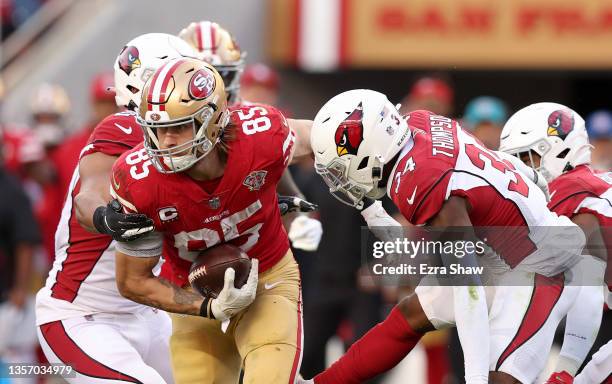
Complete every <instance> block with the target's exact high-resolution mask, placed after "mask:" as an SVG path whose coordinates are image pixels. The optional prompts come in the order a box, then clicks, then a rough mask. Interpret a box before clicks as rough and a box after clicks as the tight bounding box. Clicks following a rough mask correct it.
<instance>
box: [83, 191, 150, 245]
mask: <svg viewBox="0 0 612 384" xmlns="http://www.w3.org/2000/svg"><path fill="white" fill-rule="evenodd" d="M93 223H94V226H95V227H96V229H97V230H98V232H100V233H104V234H107V235H110V236H112V238H113V239H115V240H117V241H131V240H136V239H137V238H139V237H141V236H142V235H144V234H146V233H149V232H151V231H153V220H151V219H149V218H148V217H147V215H143V214H142V213H123V209H122V207H121V203H119V201H117V200H116V199H114V200H112V201H111V202H110V203H108V204H107V205H106V207H98V208H97V209H96V211H95V212H94V215H93Z"/></svg>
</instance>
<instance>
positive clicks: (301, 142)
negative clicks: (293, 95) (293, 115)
mask: <svg viewBox="0 0 612 384" xmlns="http://www.w3.org/2000/svg"><path fill="white" fill-rule="evenodd" d="M287 121H288V122H289V127H291V129H292V130H293V132H295V136H296V145H295V150H294V152H293V158H292V160H291V163H292V164H293V163H296V162H298V161H300V160H302V159H304V158H306V157H307V156H311V155H312V147H311V146H310V130H311V129H312V120H294V119H287Z"/></svg>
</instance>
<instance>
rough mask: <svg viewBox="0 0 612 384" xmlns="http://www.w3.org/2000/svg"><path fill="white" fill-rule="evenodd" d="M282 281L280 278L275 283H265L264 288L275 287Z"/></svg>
mask: <svg viewBox="0 0 612 384" xmlns="http://www.w3.org/2000/svg"><path fill="white" fill-rule="evenodd" d="M282 282H283V281H282V280H281V281H277V282H276V283H272V284H268V283H265V284H264V288H265V289H272V288H274V287H276V286H277V285H279V284H280V283H282Z"/></svg>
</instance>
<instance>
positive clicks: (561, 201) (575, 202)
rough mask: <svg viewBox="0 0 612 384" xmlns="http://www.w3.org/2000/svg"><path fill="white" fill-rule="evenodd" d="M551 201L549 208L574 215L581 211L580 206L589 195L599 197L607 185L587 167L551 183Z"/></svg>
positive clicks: (558, 212)
mask: <svg viewBox="0 0 612 384" xmlns="http://www.w3.org/2000/svg"><path fill="white" fill-rule="evenodd" d="M548 187H549V190H550V194H551V195H550V202H549V203H548V208H549V209H550V210H552V211H554V212H555V213H556V214H557V215H563V216H567V217H570V218H571V217H573V216H574V215H576V214H578V213H588V212H580V211H579V210H578V207H579V206H580V204H581V203H582V201H583V200H584V199H586V198H587V197H599V195H600V194H602V193H603V192H604V191H605V190H606V189H607V186H605V185H603V180H600V179H595V178H594V176H593V174H592V173H591V172H590V170H589V169H587V168H586V167H578V168H576V169H575V170H572V171H570V172H567V173H564V174H562V175H561V176H559V177H557V178H556V179H555V180H553V181H552V182H551V183H550V184H549V186H548Z"/></svg>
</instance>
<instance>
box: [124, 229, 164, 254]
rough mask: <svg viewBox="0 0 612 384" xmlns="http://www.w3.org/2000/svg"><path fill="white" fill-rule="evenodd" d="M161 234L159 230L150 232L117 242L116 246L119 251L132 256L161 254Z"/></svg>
mask: <svg viewBox="0 0 612 384" xmlns="http://www.w3.org/2000/svg"><path fill="white" fill-rule="evenodd" d="M162 246H163V236H162V234H161V233H159V232H150V233H148V234H146V235H144V236H142V237H140V238H138V239H136V240H133V241H129V242H120V241H118V242H117V245H116V248H117V250H118V251H119V252H121V253H125V254H126V255H128V256H133V257H156V256H161V254H162Z"/></svg>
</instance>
